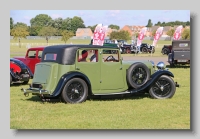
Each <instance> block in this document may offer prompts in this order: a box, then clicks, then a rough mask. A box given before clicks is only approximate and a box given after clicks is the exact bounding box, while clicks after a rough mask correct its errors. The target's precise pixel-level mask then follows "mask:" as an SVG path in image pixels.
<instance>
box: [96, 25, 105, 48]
mask: <svg viewBox="0 0 200 139" xmlns="http://www.w3.org/2000/svg"><path fill="white" fill-rule="evenodd" d="M107 29H108V26H102V24H98V25H97V26H96V28H95V30H94V35H93V45H101V46H103V43H104V38H105V34H106V31H107Z"/></svg>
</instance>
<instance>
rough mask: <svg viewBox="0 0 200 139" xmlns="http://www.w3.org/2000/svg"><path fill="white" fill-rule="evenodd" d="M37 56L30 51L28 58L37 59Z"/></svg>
mask: <svg viewBox="0 0 200 139" xmlns="http://www.w3.org/2000/svg"><path fill="white" fill-rule="evenodd" d="M35 56H36V51H29V52H28V57H29V58H35Z"/></svg>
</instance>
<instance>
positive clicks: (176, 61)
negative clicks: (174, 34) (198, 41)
mask: <svg viewBox="0 0 200 139" xmlns="http://www.w3.org/2000/svg"><path fill="white" fill-rule="evenodd" d="M168 62H169V64H170V66H171V67H173V66H176V65H180V64H181V65H190V40H173V41H172V49H171V53H169V54H168Z"/></svg>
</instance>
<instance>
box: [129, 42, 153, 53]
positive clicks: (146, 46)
mask: <svg viewBox="0 0 200 139" xmlns="http://www.w3.org/2000/svg"><path fill="white" fill-rule="evenodd" d="M131 52H133V53H138V52H139V50H138V48H137V46H135V45H132V46H131ZM140 52H142V53H154V52H155V47H154V46H152V45H150V44H147V43H142V44H141V45H140Z"/></svg>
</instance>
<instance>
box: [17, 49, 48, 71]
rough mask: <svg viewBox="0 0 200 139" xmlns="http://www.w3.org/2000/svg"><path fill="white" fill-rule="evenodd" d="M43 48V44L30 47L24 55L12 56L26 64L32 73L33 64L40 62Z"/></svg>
mask: <svg viewBox="0 0 200 139" xmlns="http://www.w3.org/2000/svg"><path fill="white" fill-rule="evenodd" d="M44 48H45V46H40V47H32V48H29V49H28V50H27V52H26V55H25V57H14V58H15V59H18V60H20V61H22V62H23V63H24V64H25V65H27V66H28V67H29V68H30V70H31V72H32V73H33V74H34V71H35V65H36V64H37V63H39V62H40V60H41V57H42V52H43V50H44Z"/></svg>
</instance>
